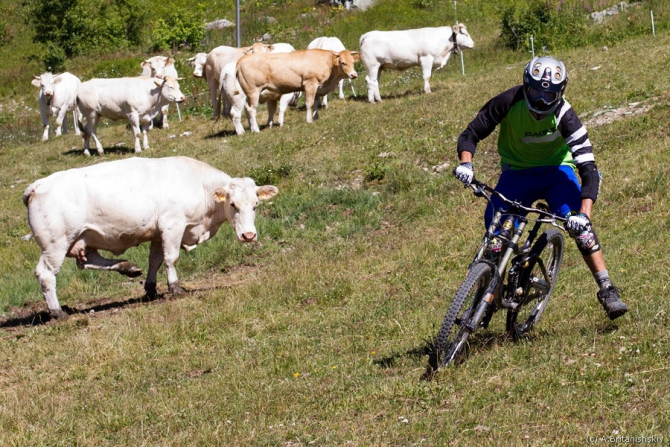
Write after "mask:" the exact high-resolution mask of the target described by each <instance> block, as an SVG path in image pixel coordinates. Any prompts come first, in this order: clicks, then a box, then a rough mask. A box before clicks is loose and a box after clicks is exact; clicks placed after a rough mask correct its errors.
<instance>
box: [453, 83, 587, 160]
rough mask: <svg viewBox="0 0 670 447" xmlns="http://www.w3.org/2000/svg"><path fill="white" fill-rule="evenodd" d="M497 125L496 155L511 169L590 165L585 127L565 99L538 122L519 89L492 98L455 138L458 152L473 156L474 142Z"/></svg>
mask: <svg viewBox="0 0 670 447" xmlns="http://www.w3.org/2000/svg"><path fill="white" fill-rule="evenodd" d="M498 125H500V134H499V137H498V153H499V154H500V158H501V163H502V164H503V165H508V166H509V167H510V168H511V169H527V168H534V167H540V166H560V165H568V166H572V167H575V166H577V167H580V166H582V165H584V164H586V163H594V161H595V159H594V157H593V148H592V147H591V142H590V141H589V135H588V133H587V131H586V128H585V127H584V125H583V124H582V123H581V121H580V120H579V117H577V114H576V113H575V111H574V110H573V109H572V107H571V106H570V103H568V102H567V101H566V100H565V99H561V100H560V101H559V103H558V106H557V107H556V110H555V111H554V112H553V113H552V114H549V115H548V116H547V117H545V118H544V119H542V120H541V121H537V120H535V119H534V118H533V116H532V115H531V114H530V112H529V111H528V108H527V107H526V103H525V101H524V97H523V86H522V85H517V86H516V87H513V88H511V89H509V90H507V91H504V92H502V93H501V94H499V95H498V96H495V97H494V98H492V99H491V100H490V101H489V102H487V103H486V104H485V105H484V107H482V109H481V110H480V111H479V113H478V114H477V116H476V117H475V119H474V120H472V122H470V124H468V127H467V128H466V129H465V131H463V133H462V134H461V135H460V137H459V138H458V153H459V155H460V153H461V152H463V151H467V152H470V153H472V154H474V153H475V149H476V148H477V143H479V141H481V140H483V139H484V138H486V137H488V136H489V135H490V134H491V132H493V130H494V129H495V128H496V126H498Z"/></svg>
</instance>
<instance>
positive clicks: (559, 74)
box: [523, 56, 568, 116]
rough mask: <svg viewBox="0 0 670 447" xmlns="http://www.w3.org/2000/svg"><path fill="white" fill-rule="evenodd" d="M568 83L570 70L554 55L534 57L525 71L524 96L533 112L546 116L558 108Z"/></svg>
mask: <svg viewBox="0 0 670 447" xmlns="http://www.w3.org/2000/svg"><path fill="white" fill-rule="evenodd" d="M566 85H568V70H566V69H565V64H563V62H561V61H558V60H556V59H554V58H553V57H548V56H543V57H534V58H533V60H531V61H530V62H528V65H526V70H525V71H524V73H523V96H524V98H525V100H526V105H527V106H528V109H529V110H530V111H531V112H534V113H536V114H538V115H541V116H546V115H548V114H550V113H552V112H553V111H554V110H556V106H558V102H559V101H560V100H561V98H562V97H563V92H564V91H565V87H566Z"/></svg>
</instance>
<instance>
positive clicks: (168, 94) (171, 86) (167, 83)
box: [154, 76, 186, 102]
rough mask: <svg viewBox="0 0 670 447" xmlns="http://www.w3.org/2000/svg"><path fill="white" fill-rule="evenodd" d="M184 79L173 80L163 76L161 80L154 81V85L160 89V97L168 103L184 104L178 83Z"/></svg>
mask: <svg viewBox="0 0 670 447" xmlns="http://www.w3.org/2000/svg"><path fill="white" fill-rule="evenodd" d="M183 79H184V78H173V77H172V76H165V78H163V79H159V78H157V79H154V83H155V84H156V85H157V86H158V87H159V88H160V89H161V95H163V96H164V97H165V98H167V100H168V101H170V102H184V101H185V100H186V97H185V96H184V94H183V93H182V92H181V89H180V88H179V82H178V81H181V80H183Z"/></svg>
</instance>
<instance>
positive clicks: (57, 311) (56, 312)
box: [49, 308, 68, 320]
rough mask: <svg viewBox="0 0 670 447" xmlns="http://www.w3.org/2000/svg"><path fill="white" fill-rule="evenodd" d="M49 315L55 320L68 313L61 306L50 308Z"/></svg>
mask: <svg viewBox="0 0 670 447" xmlns="http://www.w3.org/2000/svg"><path fill="white" fill-rule="evenodd" d="M49 316H50V317H51V318H53V319H55V320H62V319H65V318H67V317H68V314H67V313H66V312H65V311H64V310H63V309H61V308H58V309H49Z"/></svg>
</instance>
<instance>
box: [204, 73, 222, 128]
mask: <svg viewBox="0 0 670 447" xmlns="http://www.w3.org/2000/svg"><path fill="white" fill-rule="evenodd" d="M207 82H208V84H209V96H210V98H211V99H212V109H214V116H213V117H212V118H213V119H214V121H216V120H218V119H219V110H220V109H221V97H220V96H219V81H218V80H216V79H208V80H207Z"/></svg>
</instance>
